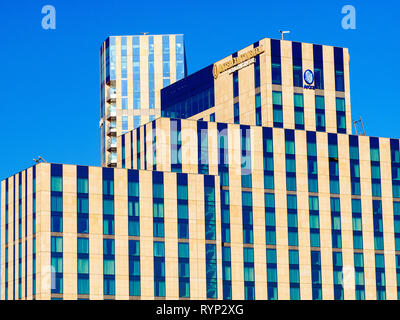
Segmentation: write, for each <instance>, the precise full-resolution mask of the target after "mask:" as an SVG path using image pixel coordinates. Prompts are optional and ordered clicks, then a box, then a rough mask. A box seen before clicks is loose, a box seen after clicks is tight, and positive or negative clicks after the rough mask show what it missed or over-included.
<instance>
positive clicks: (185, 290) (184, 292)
mask: <svg viewBox="0 0 400 320" xmlns="http://www.w3.org/2000/svg"><path fill="white" fill-rule="evenodd" d="M178 269H179V297H180V298H189V297H190V268H189V243H178Z"/></svg>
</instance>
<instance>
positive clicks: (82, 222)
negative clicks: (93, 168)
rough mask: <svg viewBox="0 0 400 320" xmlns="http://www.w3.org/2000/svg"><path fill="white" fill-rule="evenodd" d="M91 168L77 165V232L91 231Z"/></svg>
mask: <svg viewBox="0 0 400 320" xmlns="http://www.w3.org/2000/svg"><path fill="white" fill-rule="evenodd" d="M88 178H89V169H88V167H82V166H78V167H77V233H89V179H88Z"/></svg>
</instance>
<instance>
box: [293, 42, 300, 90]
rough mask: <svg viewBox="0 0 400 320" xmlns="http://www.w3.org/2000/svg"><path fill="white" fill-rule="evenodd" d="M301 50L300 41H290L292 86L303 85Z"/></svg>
mask: <svg viewBox="0 0 400 320" xmlns="http://www.w3.org/2000/svg"><path fill="white" fill-rule="evenodd" d="M302 60H303V58H302V51H301V43H300V42H292V62H293V86H294V87H303V72H302Z"/></svg>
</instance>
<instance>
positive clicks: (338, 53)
mask: <svg viewBox="0 0 400 320" xmlns="http://www.w3.org/2000/svg"><path fill="white" fill-rule="evenodd" d="M334 59H335V87H336V91H344V65H343V48H337V47H335V48H334Z"/></svg>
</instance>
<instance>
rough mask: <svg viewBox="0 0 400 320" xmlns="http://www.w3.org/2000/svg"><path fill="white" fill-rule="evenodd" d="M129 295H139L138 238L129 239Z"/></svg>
mask: <svg viewBox="0 0 400 320" xmlns="http://www.w3.org/2000/svg"><path fill="white" fill-rule="evenodd" d="M129 295H130V296H140V242H139V240H129Z"/></svg>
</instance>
